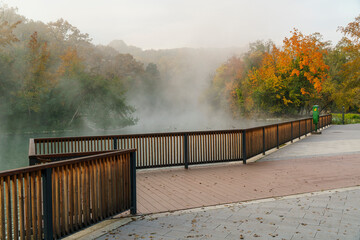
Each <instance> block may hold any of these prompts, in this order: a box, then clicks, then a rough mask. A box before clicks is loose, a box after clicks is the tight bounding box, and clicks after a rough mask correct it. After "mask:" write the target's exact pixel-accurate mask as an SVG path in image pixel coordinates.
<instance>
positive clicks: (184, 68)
mask: <svg viewBox="0 0 360 240" xmlns="http://www.w3.org/2000/svg"><path fill="white" fill-rule="evenodd" d="M171 51H172V50H169V52H170V53H171ZM177 51H179V50H177ZM234 54H240V51H239V50H238V49H237V51H234V50H231V51H230V50H229V49H227V50H219V49H217V50H194V49H193V50H191V51H185V53H184V54H177V59H176V64H177V65H175V66H174V65H172V66H171V67H167V66H168V65H167V63H169V62H167V63H164V62H162V61H163V59H157V58H154V57H149V58H148V59H146V58H144V52H142V53H141V56H140V54H139V55H138V56H137V58H138V59H140V60H142V61H144V62H145V64H146V63H149V62H155V64H157V67H158V69H159V73H160V77H161V85H159V86H156V88H158V90H157V91H156V92H151V91H150V89H148V88H145V89H142V91H137V90H138V89H135V90H134V89H132V90H129V91H128V92H127V96H126V99H127V101H128V103H129V104H130V105H132V106H134V107H135V112H134V117H136V118H137V119H138V121H137V123H136V124H135V125H133V126H128V127H125V128H120V129H108V130H101V129H97V128H92V127H91V126H89V127H88V128H86V129H78V130H72V131H56V132H51V131H50V132H42V133H36V132H34V133H24V132H22V130H21V128H20V129H19V130H18V132H17V133H16V134H0V170H7V169H13V168H19V167H25V166H28V144H29V138H39V137H47V138H48V137H65V136H89V135H110V134H136V133H156V132H181V131H204V130H205V131H206V130H223V129H242V128H248V127H254V126H259V125H264V124H269V123H272V122H274V120H273V121H266V120H251V119H246V118H243V119H234V118H233V117H232V116H231V114H229V113H228V112H227V111H226V109H214V108H213V107H212V106H211V105H210V104H209V103H208V102H207V101H206V100H205V99H204V92H205V90H206V89H207V88H208V87H209V85H210V81H211V76H212V75H213V74H214V73H215V71H216V68H217V67H218V66H219V65H220V64H221V63H223V62H224V61H226V59H228V58H229V57H231V56H232V55H234ZM135 55H136V54H135ZM145 55H146V54H145ZM135 57H136V56H135ZM167 60H169V59H167ZM275 121H276V120H275Z"/></svg>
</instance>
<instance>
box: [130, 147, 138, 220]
mask: <svg viewBox="0 0 360 240" xmlns="http://www.w3.org/2000/svg"><path fill="white" fill-rule="evenodd" d="M130 184H131V193H130V194H131V203H130V213H131V214H133V215H135V214H136V212H137V209H136V152H131V153H130Z"/></svg>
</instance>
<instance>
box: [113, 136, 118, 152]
mask: <svg viewBox="0 0 360 240" xmlns="http://www.w3.org/2000/svg"><path fill="white" fill-rule="evenodd" d="M117 140H118V139H117V138H116V137H114V138H113V143H114V144H113V149H114V150H117V149H118V147H117V142H118V141H117Z"/></svg>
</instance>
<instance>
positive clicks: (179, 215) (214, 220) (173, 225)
mask: <svg viewBox="0 0 360 240" xmlns="http://www.w3.org/2000/svg"><path fill="white" fill-rule="evenodd" d="M359 199H360V187H356V188H353V189H345V190H344V189H341V190H336V191H326V192H322V193H312V194H303V195H301V196H291V197H284V198H280V199H267V200H260V201H252V202H245V203H234V204H227V205H221V206H216V207H208V208H200V209H192V210H187V211H179V212H174V213H166V214H152V215H148V216H145V217H140V218H138V219H136V220H135V221H133V222H131V223H129V224H127V225H125V226H122V227H120V228H117V229H115V230H113V231H110V232H108V233H107V234H105V235H103V236H101V237H99V238H97V239H99V240H110V239H159V240H160V239H162V240H170V239H172V240H173V239H289V240H290V239H291V240H295V239H351V240H353V239H360V203H359Z"/></svg>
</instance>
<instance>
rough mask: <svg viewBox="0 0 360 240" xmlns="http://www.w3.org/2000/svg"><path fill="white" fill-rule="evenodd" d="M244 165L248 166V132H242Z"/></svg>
mask: <svg viewBox="0 0 360 240" xmlns="http://www.w3.org/2000/svg"><path fill="white" fill-rule="evenodd" d="M242 150H243V151H242V152H243V164H246V130H243V131H242Z"/></svg>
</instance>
